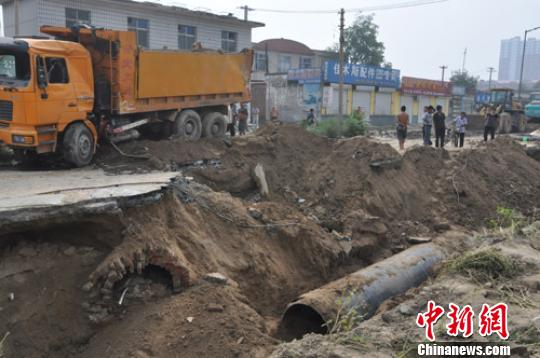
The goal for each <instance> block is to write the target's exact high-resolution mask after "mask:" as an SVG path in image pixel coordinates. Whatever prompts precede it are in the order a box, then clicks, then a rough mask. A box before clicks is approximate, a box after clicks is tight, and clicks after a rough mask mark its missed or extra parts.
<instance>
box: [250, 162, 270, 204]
mask: <svg viewBox="0 0 540 358" xmlns="http://www.w3.org/2000/svg"><path fill="white" fill-rule="evenodd" d="M253 176H254V178H255V182H256V183H257V187H258V188H259V191H260V193H261V196H262V197H263V198H267V197H268V195H269V194H270V190H269V189H268V182H267V181H266V175H265V173H264V167H263V166H262V164H260V163H259V164H257V165H256V166H255V169H253Z"/></svg>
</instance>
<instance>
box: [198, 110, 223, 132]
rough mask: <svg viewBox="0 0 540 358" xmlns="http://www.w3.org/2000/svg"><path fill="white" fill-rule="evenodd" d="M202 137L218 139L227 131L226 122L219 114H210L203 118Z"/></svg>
mask: <svg viewBox="0 0 540 358" xmlns="http://www.w3.org/2000/svg"><path fill="white" fill-rule="evenodd" d="M202 124H203V137H208V138H220V137H224V136H225V132H226V131H227V120H226V119H225V117H224V115H223V114H221V113H219V112H210V113H208V114H206V115H205V116H204V118H203V122H202Z"/></svg>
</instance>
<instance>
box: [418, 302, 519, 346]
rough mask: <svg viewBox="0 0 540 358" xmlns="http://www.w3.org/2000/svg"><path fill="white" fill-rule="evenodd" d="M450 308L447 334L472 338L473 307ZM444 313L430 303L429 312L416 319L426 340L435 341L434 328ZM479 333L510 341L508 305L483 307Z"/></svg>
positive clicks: (451, 304)
mask: <svg viewBox="0 0 540 358" xmlns="http://www.w3.org/2000/svg"><path fill="white" fill-rule="evenodd" d="M448 307H449V311H448V313H447V314H446V316H447V317H448V322H449V323H448V324H447V325H446V333H447V334H448V335H449V336H452V337H456V336H457V335H459V334H460V333H461V334H462V336H463V337H465V338H467V337H470V336H472V335H473V332H474V311H473V309H472V307H471V306H470V305H466V306H464V307H463V308H460V307H459V306H458V305H456V304H454V303H450V304H449V305H448ZM444 312H445V310H444V308H443V307H441V306H439V305H437V304H435V302H433V301H428V304H427V311H426V312H424V313H419V314H418V316H417V317H416V324H417V325H418V327H420V328H425V331H426V338H427V339H428V340H429V341H430V342H433V341H435V333H434V331H433V326H434V325H435V324H436V323H437V321H438V320H439V319H440V318H441V317H442V316H443V315H444ZM478 333H479V334H480V335H481V336H483V337H486V336H491V335H492V334H494V333H497V334H498V335H499V337H500V338H501V339H503V340H506V339H508V336H509V333H508V306H507V305H506V303H497V304H496V305H494V306H489V305H487V304H485V303H484V304H483V305H482V311H481V312H480V315H479V316H478Z"/></svg>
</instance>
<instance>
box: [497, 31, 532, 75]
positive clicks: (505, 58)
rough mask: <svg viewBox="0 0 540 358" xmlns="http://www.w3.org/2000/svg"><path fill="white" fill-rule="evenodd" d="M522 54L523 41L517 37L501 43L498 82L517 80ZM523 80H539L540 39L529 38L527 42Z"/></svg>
mask: <svg viewBox="0 0 540 358" xmlns="http://www.w3.org/2000/svg"><path fill="white" fill-rule="evenodd" d="M522 54H523V41H522V40H521V38H520V37H519V36H516V37H513V38H511V39H507V40H502V41H501V52H500V55H499V81H518V80H519V75H520V70H521V57H522ZM523 80H524V81H538V80H540V39H535V38H530V39H528V40H527V49H526V50H525V64H524V67H523Z"/></svg>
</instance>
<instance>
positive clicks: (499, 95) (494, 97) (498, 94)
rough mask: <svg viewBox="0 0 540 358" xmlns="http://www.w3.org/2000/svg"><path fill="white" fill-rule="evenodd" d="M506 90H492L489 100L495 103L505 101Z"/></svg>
mask: <svg viewBox="0 0 540 358" xmlns="http://www.w3.org/2000/svg"><path fill="white" fill-rule="evenodd" d="M506 96H507V92H505V91H493V92H491V102H492V103H496V104H504V103H506Z"/></svg>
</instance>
